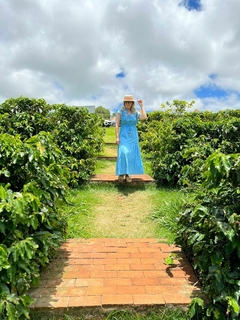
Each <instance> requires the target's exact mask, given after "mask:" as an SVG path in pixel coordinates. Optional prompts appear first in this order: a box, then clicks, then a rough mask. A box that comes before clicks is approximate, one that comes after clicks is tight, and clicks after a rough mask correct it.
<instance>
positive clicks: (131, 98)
mask: <svg viewBox="0 0 240 320" xmlns="http://www.w3.org/2000/svg"><path fill="white" fill-rule="evenodd" d="M123 101H131V102H135V100H134V98H133V96H124V98H123Z"/></svg>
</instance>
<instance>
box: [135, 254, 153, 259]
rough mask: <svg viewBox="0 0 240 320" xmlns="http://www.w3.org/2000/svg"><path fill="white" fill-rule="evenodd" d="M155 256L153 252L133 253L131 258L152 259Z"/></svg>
mask: <svg viewBox="0 0 240 320" xmlns="http://www.w3.org/2000/svg"><path fill="white" fill-rule="evenodd" d="M152 257H153V254H152V253H151V252H133V253H131V258H133V259H142V258H144V259H151V258H152Z"/></svg>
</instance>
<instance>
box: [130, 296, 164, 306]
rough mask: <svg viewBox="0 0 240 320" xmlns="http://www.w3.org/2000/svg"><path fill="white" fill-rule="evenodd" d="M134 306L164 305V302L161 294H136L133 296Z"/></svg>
mask: <svg viewBox="0 0 240 320" xmlns="http://www.w3.org/2000/svg"><path fill="white" fill-rule="evenodd" d="M133 302H134V304H135V305H141V304H143V305H153V304H154V305H157V304H158V305H165V300H164V297H163V295H162V294H153V295H150V294H136V295H134V296H133Z"/></svg>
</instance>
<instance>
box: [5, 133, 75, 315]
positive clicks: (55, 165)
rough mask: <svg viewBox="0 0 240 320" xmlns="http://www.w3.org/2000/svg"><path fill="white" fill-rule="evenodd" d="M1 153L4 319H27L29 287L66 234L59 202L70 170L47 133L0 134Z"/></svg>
mask: <svg viewBox="0 0 240 320" xmlns="http://www.w3.org/2000/svg"><path fill="white" fill-rule="evenodd" d="M0 155H1V156H0V199H1V202H0V253H1V254H0V318H1V319H28V318H29V316H28V313H29V309H28V305H29V304H30V303H31V299H30V297H29V296H27V295H26V291H27V290H28V289H29V287H30V285H31V284H36V283H37V282H38V280H39V273H40V269H41V267H42V266H44V265H46V263H48V262H49V258H50V257H51V255H52V254H53V253H54V250H55V249H56V248H57V247H59V245H60V244H61V242H62V241H63V240H64V239H65V233H66V221H65V219H64V218H63V217H61V215H59V212H58V209H57V205H58V201H59V200H60V199H63V198H64V197H65V194H66V192H67V190H68V183H69V178H70V173H69V169H68V168H67V167H65V166H64V165H61V164H60V163H61V162H62V159H63V158H64V156H63V153H62V152H61V151H60V149H59V148H58V147H57V146H56V145H55V144H54V142H53V138H52V137H51V135H50V134H49V133H40V134H39V135H37V136H33V137H31V138H30V139H28V140H26V141H25V142H23V141H21V139H20V137H19V136H15V137H14V136H11V135H9V134H1V135H0Z"/></svg>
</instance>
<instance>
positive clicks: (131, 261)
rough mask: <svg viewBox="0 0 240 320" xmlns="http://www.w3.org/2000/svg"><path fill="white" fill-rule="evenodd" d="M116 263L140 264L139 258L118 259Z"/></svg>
mask: <svg viewBox="0 0 240 320" xmlns="http://www.w3.org/2000/svg"><path fill="white" fill-rule="evenodd" d="M118 263H120V264H125V263H126V264H140V263H141V260H140V259H132V258H131V259H118Z"/></svg>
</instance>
